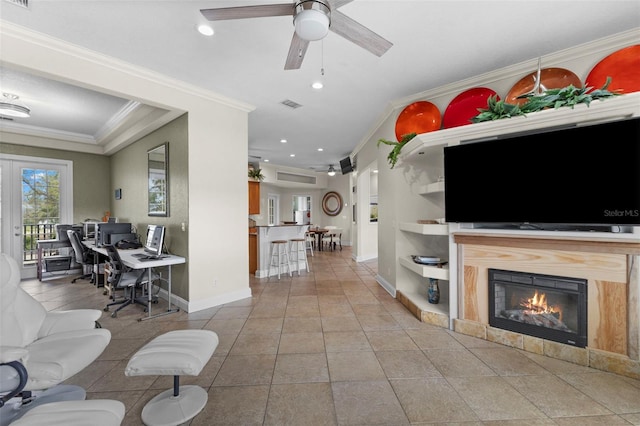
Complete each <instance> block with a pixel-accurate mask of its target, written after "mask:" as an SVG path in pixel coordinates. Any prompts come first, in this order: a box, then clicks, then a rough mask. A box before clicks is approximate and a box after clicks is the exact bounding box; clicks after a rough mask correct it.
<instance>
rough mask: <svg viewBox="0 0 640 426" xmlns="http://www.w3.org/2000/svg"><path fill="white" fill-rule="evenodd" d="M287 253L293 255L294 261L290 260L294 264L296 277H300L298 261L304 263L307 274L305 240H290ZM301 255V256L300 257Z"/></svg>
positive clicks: (307, 263) (307, 264)
mask: <svg viewBox="0 0 640 426" xmlns="http://www.w3.org/2000/svg"><path fill="white" fill-rule="evenodd" d="M289 253H291V256H293V255H294V254H295V256H296V258H295V260H293V259H292V260H291V263H293V262H295V265H296V270H297V271H298V276H300V261H304V263H305V265H306V266H307V272H309V262H308V261H307V243H306V239H305V238H292V239H290V240H289ZM300 253H302V255H300Z"/></svg>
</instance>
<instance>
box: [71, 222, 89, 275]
mask: <svg viewBox="0 0 640 426" xmlns="http://www.w3.org/2000/svg"><path fill="white" fill-rule="evenodd" d="M67 236H68V238H69V242H71V247H72V248H73V253H74V254H75V256H76V262H77V263H79V264H81V265H82V272H84V269H85V267H87V266H90V267H91V268H93V263H94V258H93V252H92V251H91V250H89V249H88V248H87V247H85V245H84V244H82V241H80V235H78V233H77V232H76V231H74V230H72V229H68V230H67ZM87 278H89V282H90V283H93V282H94V277H93V272H89V273H88V274H84V273H83V274H82V275H80V276H79V277H75V278H74V279H73V280H71V282H72V283H75V282H76V280H80V279H87Z"/></svg>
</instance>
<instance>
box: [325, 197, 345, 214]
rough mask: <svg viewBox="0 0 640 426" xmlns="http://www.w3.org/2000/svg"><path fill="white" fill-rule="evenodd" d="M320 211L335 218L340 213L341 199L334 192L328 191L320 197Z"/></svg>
mask: <svg viewBox="0 0 640 426" xmlns="http://www.w3.org/2000/svg"><path fill="white" fill-rule="evenodd" d="M322 211H323V212H324V213H325V214H326V215H329V216H337V215H339V214H340V212H341V211H342V197H341V196H340V194H338V193H337V192H335V191H329V192H327V193H326V194H324V197H322Z"/></svg>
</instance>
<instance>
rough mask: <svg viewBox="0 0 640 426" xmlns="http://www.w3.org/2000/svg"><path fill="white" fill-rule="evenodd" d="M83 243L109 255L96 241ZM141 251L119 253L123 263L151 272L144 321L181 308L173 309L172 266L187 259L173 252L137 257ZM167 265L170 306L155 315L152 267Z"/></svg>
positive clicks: (168, 300)
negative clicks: (153, 257) (143, 257)
mask: <svg viewBox="0 0 640 426" xmlns="http://www.w3.org/2000/svg"><path fill="white" fill-rule="evenodd" d="M83 244H84V245H85V246H87V247H88V248H90V249H91V250H93V251H95V252H96V253H100V254H101V255H103V256H106V257H108V256H107V250H106V249H104V248H102V247H96V246H95V243H94V242H93V241H83ZM139 253H144V249H142V248H139V249H133V250H118V254H120V258H121V259H122V263H124V265H125V266H127V267H129V268H131V269H146V270H147V272H148V274H149V280H148V284H147V297H148V304H147V312H148V315H147V316H146V317H143V318H140V319H139V320H138V321H144V320H148V319H151V318H156V317H159V316H162V315H167V314H172V313H175V312H178V311H179V310H180V309H179V308H175V309H171V266H172V265H179V264H182V263H185V262H186V259H185V258H184V257H181V256H175V255H173V254H167V255H163V257H162V259H157V260H141V259H139V258H137V257H135V256H134V255H135V254H139ZM163 266H166V267H167V271H168V273H167V283H168V289H167V294H168V297H167V302H168V304H169V307H168V309H167V311H166V312H161V313H158V314H155V315H151V285H152V284H151V269H153V268H160V267H163Z"/></svg>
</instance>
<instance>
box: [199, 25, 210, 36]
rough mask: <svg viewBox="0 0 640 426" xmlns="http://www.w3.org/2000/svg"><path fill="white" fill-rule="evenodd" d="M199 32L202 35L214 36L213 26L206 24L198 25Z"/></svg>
mask: <svg viewBox="0 0 640 426" xmlns="http://www.w3.org/2000/svg"><path fill="white" fill-rule="evenodd" d="M198 32H199V33H200V34H202V35H206V36H212V35H213V28H211V27H210V26H209V25H206V24H202V25H198Z"/></svg>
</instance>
